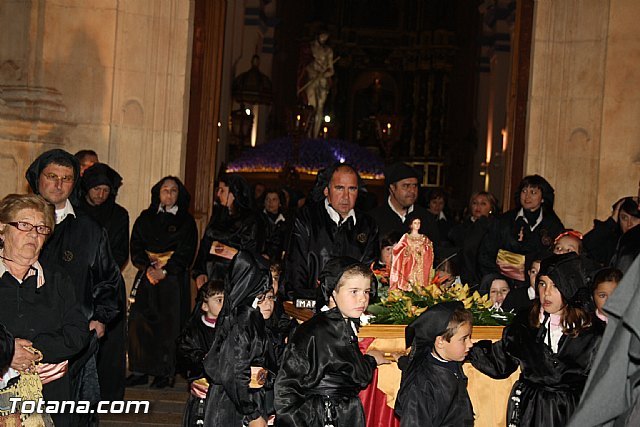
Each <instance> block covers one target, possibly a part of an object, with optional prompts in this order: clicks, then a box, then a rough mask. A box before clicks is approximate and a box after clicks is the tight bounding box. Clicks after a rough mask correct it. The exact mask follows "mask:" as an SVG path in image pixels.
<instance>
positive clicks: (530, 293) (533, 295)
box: [527, 286, 536, 300]
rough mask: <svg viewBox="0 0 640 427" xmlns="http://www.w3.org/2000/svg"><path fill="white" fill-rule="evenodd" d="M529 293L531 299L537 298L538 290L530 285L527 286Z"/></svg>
mask: <svg viewBox="0 0 640 427" xmlns="http://www.w3.org/2000/svg"><path fill="white" fill-rule="evenodd" d="M527 294H528V295H529V299H530V300H534V299H536V290H535V289H534V288H532V287H531V286H529V287H528V288H527Z"/></svg>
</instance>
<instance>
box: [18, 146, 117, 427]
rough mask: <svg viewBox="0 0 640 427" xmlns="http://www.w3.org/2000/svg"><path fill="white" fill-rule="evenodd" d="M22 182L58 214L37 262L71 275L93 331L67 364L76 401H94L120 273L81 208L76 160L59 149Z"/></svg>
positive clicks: (40, 160)
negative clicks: (99, 357)
mask: <svg viewBox="0 0 640 427" xmlns="http://www.w3.org/2000/svg"><path fill="white" fill-rule="evenodd" d="M26 179H27V182H28V183H29V185H30V186H31V189H32V190H33V192H34V193H36V194H39V195H41V196H42V197H43V198H44V199H45V200H47V201H48V202H49V203H51V204H52V205H54V206H55V209H56V227H55V230H54V232H53V234H52V235H51V237H50V238H49V239H48V240H47V242H46V243H45V245H44V248H43V249H42V252H41V254H40V260H41V261H43V262H44V263H49V264H56V265H58V266H60V267H62V268H63V269H64V270H65V271H66V272H67V273H68V274H69V276H70V277H71V283H72V284H73V286H74V288H75V289H74V290H75V294H76V298H77V299H78V302H79V303H80V304H81V305H82V311H83V313H84V315H85V316H86V317H87V319H88V320H89V329H90V330H91V331H94V333H93V334H92V340H91V344H89V347H88V349H87V350H86V351H85V352H83V353H81V355H80V356H79V357H78V358H76V359H75V360H72V361H71V362H70V368H69V375H70V379H71V381H72V384H73V387H74V393H75V394H76V396H75V398H76V399H81V400H89V401H92V402H97V401H98V400H100V393H99V391H100V388H99V384H98V376H97V369H96V362H95V352H96V351H97V348H98V339H100V338H102V337H103V336H104V334H105V330H106V325H107V324H108V323H110V322H111V321H112V320H113V319H114V318H115V317H116V316H117V314H118V293H119V289H120V287H121V286H124V283H123V282H122V279H121V275H120V269H119V268H118V265H117V264H116V262H115V261H114V259H113V256H112V255H111V250H110V248H109V239H108V237H107V233H106V231H105V230H104V229H103V228H102V227H101V226H100V225H99V224H98V223H97V222H95V221H94V220H93V219H92V218H91V217H90V216H89V215H87V214H86V213H85V212H84V211H82V210H81V209H80V208H79V205H78V189H79V185H78V182H79V179H80V165H79V163H78V160H77V159H76V158H75V157H73V156H72V155H71V154H69V153H68V152H66V151H64V150H60V149H54V150H49V151H47V152H44V153H42V154H41V155H40V156H39V157H38V158H37V159H36V160H34V162H33V163H32V164H31V165H30V166H29V168H28V169H27V172H26ZM87 422H88V421H87Z"/></svg>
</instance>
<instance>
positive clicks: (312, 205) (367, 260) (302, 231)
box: [284, 163, 379, 306]
mask: <svg viewBox="0 0 640 427" xmlns="http://www.w3.org/2000/svg"><path fill="white" fill-rule="evenodd" d="M360 182H361V181H360V176H359V175H358V173H357V172H356V170H355V169H354V168H353V167H352V166H350V165H347V164H341V163H338V164H335V165H333V166H331V167H329V168H328V169H326V170H325V171H323V172H321V173H320V174H319V175H318V182H317V184H316V187H315V188H314V190H313V192H312V196H311V199H312V200H311V202H308V203H307V204H306V205H305V206H304V207H303V208H302V209H301V210H300V211H299V212H298V214H297V215H296V218H295V221H294V224H293V228H292V232H291V236H290V240H289V244H288V249H287V251H286V255H285V260H284V262H285V275H284V288H285V292H286V294H287V296H288V297H289V298H290V299H304V300H307V301H314V300H315V297H316V287H317V283H318V274H319V273H320V271H322V269H323V268H324V265H325V263H326V262H327V261H328V260H329V259H331V258H334V257H339V256H348V257H351V258H354V259H356V260H358V261H359V262H361V263H364V264H367V265H370V264H371V263H372V262H373V261H374V260H375V259H376V258H377V256H378V250H379V247H378V227H377V226H376V224H375V222H374V221H373V219H372V218H371V217H370V216H369V215H367V214H365V213H363V212H360V211H356V210H354V207H355V204H356V199H357V197H358V191H359V187H360V186H361V185H360ZM320 194H322V195H323V197H320V196H319V195H320ZM307 304H308V305H309V306H311V305H312V304H313V303H307Z"/></svg>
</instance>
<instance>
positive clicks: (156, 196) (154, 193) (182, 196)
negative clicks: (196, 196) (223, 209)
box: [87, 169, 191, 212]
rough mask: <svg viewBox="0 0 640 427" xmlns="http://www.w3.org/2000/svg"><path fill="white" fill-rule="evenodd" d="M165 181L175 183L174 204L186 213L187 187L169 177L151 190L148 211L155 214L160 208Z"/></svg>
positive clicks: (174, 178) (187, 203)
mask: <svg viewBox="0 0 640 427" xmlns="http://www.w3.org/2000/svg"><path fill="white" fill-rule="evenodd" d="M87 170H88V169H87ZM167 179H172V180H174V181H175V182H176V184H178V201H177V202H176V205H177V206H178V210H179V211H182V212H188V211H189V201H190V200H191V196H190V195H189V192H188V191H187V187H185V186H184V184H183V183H182V181H180V178H178V177H176V176H171V175H169V176H165V177H164V178H162V179H161V180H160V181H158V182H157V183H156V185H154V186H153V187H152V188H151V204H150V205H149V209H150V210H151V211H154V212H155V211H157V210H158V208H159V207H160V187H162V183H163V182H165V181H166V180H167Z"/></svg>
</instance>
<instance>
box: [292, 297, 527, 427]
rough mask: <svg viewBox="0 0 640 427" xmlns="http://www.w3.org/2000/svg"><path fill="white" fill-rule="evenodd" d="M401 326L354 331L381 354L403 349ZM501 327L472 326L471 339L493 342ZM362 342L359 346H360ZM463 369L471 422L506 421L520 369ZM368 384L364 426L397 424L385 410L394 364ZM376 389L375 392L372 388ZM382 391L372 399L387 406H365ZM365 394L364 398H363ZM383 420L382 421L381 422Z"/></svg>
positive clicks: (302, 315)
mask: <svg viewBox="0 0 640 427" xmlns="http://www.w3.org/2000/svg"><path fill="white" fill-rule="evenodd" d="M285 311H286V312H287V313H288V314H289V315H291V316H292V317H294V318H296V319H298V320H299V321H305V320H308V319H309V318H311V316H312V315H313V312H312V311H311V310H309V309H297V308H295V307H294V306H293V304H292V303H290V302H286V303H285ZM404 328H405V326H404V325H367V326H363V327H361V328H360V332H359V334H358V336H359V338H360V339H361V341H363V343H364V344H366V345H365V346H364V347H367V348H370V349H371V348H375V349H378V350H381V351H383V352H385V353H393V352H401V351H405V350H406V349H405V348H404ZM502 329H503V327H502V326H475V327H474V328H473V341H474V342H475V341H479V340H485V339H489V340H492V341H497V340H499V339H500V338H501V337H502ZM362 347H363V345H361V348H362ZM463 369H464V372H465V374H466V375H467V377H468V378H469V386H468V391H469V397H470V398H471V402H472V403H473V409H474V412H475V415H476V420H475V425H476V426H478V427H493V426H504V425H505V424H506V413H507V400H508V398H509V393H510V392H511V387H512V386H513V383H514V382H515V381H516V380H517V379H518V376H519V375H520V371H519V370H518V371H516V372H515V373H514V374H513V375H511V376H510V377H509V378H507V379H504V380H494V379H492V378H489V377H487V376H486V375H484V374H482V373H480V372H479V371H477V370H476V369H475V368H474V367H473V366H471V364H469V363H465V364H464V366H463ZM377 371H378V372H377V374H376V376H375V378H374V381H373V382H372V384H371V385H370V386H369V388H367V390H365V391H363V392H362V394H361V398H362V400H363V403H364V406H365V413H367V414H368V417H367V427H392V426H393V425H399V423H397V419H396V420H394V421H395V422H392V426H389V424H390V421H389V411H391V410H392V408H393V405H394V404H395V399H396V394H397V392H398V389H399V388H400V378H401V373H400V370H399V369H398V365H397V364H396V363H391V364H389V365H380V367H378V370H377ZM375 389H377V390H378V391H376V390H375ZM378 392H382V393H384V395H385V398H386V399H379V398H378V399H375V401H376V402H380V401H381V400H382V401H384V400H386V405H387V407H386V408H384V407H380V408H367V402H372V401H374V399H373V398H372V397H371V396H372V394H373V393H378ZM365 396H366V397H365ZM382 420H384V422H383V421H382Z"/></svg>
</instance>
